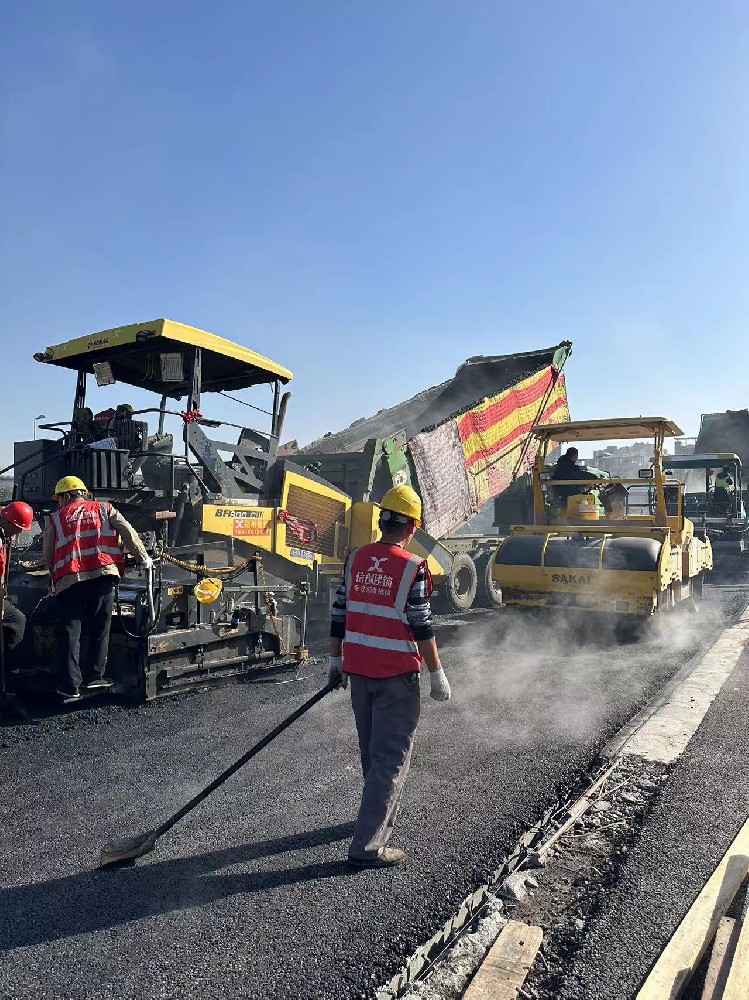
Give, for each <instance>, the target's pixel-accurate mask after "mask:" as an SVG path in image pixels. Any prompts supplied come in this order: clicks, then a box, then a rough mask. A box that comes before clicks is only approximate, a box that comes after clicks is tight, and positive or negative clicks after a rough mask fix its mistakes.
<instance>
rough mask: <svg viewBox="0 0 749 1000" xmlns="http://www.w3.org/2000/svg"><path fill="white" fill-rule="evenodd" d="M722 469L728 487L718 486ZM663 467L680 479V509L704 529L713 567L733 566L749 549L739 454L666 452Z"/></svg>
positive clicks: (668, 473) (722, 568) (667, 472)
mask: <svg viewBox="0 0 749 1000" xmlns="http://www.w3.org/2000/svg"><path fill="white" fill-rule="evenodd" d="M724 469H725V470H727V471H728V473H729V475H730V479H731V487H730V489H724V488H721V486H720V480H719V479H718V476H719V475H720V473H721V471H722V470H724ZM665 471H666V475H672V476H674V477H676V478H677V479H679V480H680V481H681V482H683V484H684V513H685V514H686V516H687V517H688V518H689V519H690V520H691V521H693V522H694V524H696V525H699V526H701V527H702V528H704V529H705V532H706V534H707V537H708V538H709V539H710V544H711V545H712V549H713V559H714V561H715V568H716V569H721V570H731V569H735V568H737V565H738V563H739V562H740V561H741V560H742V559H743V557H744V556H745V555H746V554H747V553H749V520H747V516H746V504H745V501H744V484H743V481H742V465H741V459H740V458H739V456H738V455H735V454H733V453H732V452H716V453H714V454H710V455H706V454H697V453H695V454H693V455H674V456H669V457H668V458H667V459H666V470H665Z"/></svg>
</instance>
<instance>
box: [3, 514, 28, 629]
mask: <svg viewBox="0 0 749 1000" xmlns="http://www.w3.org/2000/svg"><path fill="white" fill-rule="evenodd" d="M33 523H34V512H33V510H32V509H31V507H29V505H28V504H27V503H23V502H22V501H20V500H14V501H13V503H9V504H8V505H7V506H6V507H3V508H2V510H0V600H1V601H2V604H3V613H2V623H3V641H4V642H5V648H6V649H15V648H16V646H18V645H19V644H20V642H21V640H22V639H23V634H24V632H25V631H26V615H24V614H23V612H21V611H19V610H18V608H17V607H16V606H15V604H11V603H10V601H7V600H6V599H5V583H6V581H5V574H6V570H7V567H8V561H9V554H10V552H9V550H10V543H11V542H12V540H13V538H14V537H15V536H16V535H19V534H20V533H21V532H22V531H28V530H29V528H30V527H31V525H32V524H33Z"/></svg>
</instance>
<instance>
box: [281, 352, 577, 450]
mask: <svg viewBox="0 0 749 1000" xmlns="http://www.w3.org/2000/svg"><path fill="white" fill-rule="evenodd" d="M571 347H572V345H571V344H570V343H569V341H562V343H561V344H557V345H555V346H554V347H544V348H541V349H540V350H538V351H526V352H522V353H519V354H501V355H489V356H486V357H476V358H468V360H467V361H464V362H463V364H462V365H461V366H460V368H458V370H457V371H456V373H455V375H454V376H453V377H452V378H450V379H448V380H447V381H446V382H441V383H440V384H439V385H436V386H433V387H432V388H431V389H424V390H423V391H422V392H419V393H417V394H416V395H415V396H411V398H410V399H406V400H404V401H403V402H402V403H397V404H396V405H395V406H391V407H388V408H387V409H385V410H380V411H379V412H378V413H376V414H375V415H374V416H372V417H365V418H363V419H361V420H355V421H354V423H353V424H350V425H349V426H348V427H346V428H345V429H344V430H342V431H338V432H337V433H334V434H327V435H326V436H325V437H323V438H319V439H318V440H317V441H313V442H312V443H311V444H308V445H306V446H305V447H304V448H301V449H300V451H301V452H302V453H304V454H309V453H315V452H325V453H326V454H330V453H331V452H341V451H361V450H362V448H363V447H364V445H365V444H366V442H367V441H369V440H370V439H371V438H388V437H392V435H393V434H397V433H398V432H399V431H405V433H406V438H412V437H413V436H414V435H415V434H418V433H420V432H421V431H424V430H427V429H428V428H430V427H434V426H436V425H437V424H439V423H441V422H442V421H443V420H446V419H447V418H448V417H452V416H454V415H455V414H456V413H462V412H463V411H465V410H466V409H468V408H470V407H472V406H474V405H475V404H476V403H477V402H479V401H480V400H482V399H484V398H486V397H489V396H494V395H496V394H497V393H499V392H502V391H503V390H505V389H509V388H511V387H512V386H513V385H515V383H517V382H520V381H521V380H522V379H524V378H527V376H529V375H532V374H534V373H536V372H539V371H541V369H543V368H548V367H549V366H550V365H552V364H554V359H555V358H557V361H559V357H560V353H561V354H562V355H564V356H565V357H566V356H567V355H569V352H570V350H571Z"/></svg>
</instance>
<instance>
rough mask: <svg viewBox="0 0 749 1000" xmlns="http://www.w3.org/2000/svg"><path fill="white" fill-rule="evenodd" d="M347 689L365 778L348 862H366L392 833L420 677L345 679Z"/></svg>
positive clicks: (414, 722) (417, 710)
mask: <svg viewBox="0 0 749 1000" xmlns="http://www.w3.org/2000/svg"><path fill="white" fill-rule="evenodd" d="M349 684H350V687H351V706H352V708H353V710H354V719H355V720H356V730H357V733H358V734H359V752H360V754H361V766H362V772H363V774H364V792H363V793H362V800H361V806H360V807H359V815H358V817H357V820H356V828H355V829H354V837H353V840H352V841H351V847H350V848H349V856H350V857H352V858H366V857H371V856H372V855H375V854H377V853H378V851H379V850H380V848H382V847H384V846H385V844H387V842H388V840H389V839H390V834H391V833H392V832H393V827H394V825H395V819H396V816H397V814H398V807H399V806H400V800H401V795H402V794H403V786H404V784H405V781H406V775H407V774H408V768H409V765H410V763H411V749H412V747H413V741H414V733H415V732H416V725H417V723H418V721H419V714H420V710H421V703H420V689H419V675H418V674H417V673H409V674H400V675H399V676H398V677H382V678H373V677H362V676H360V675H359V674H350V675H349Z"/></svg>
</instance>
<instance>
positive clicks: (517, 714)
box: [448, 605, 718, 747]
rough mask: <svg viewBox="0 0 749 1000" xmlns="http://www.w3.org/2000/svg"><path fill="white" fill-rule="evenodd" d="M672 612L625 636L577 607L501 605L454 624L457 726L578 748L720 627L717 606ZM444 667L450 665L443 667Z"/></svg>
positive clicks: (511, 739)
mask: <svg viewBox="0 0 749 1000" xmlns="http://www.w3.org/2000/svg"><path fill="white" fill-rule="evenodd" d="M706 608H707V610H705V611H704V612H702V613H700V614H695V613H694V612H690V611H688V610H687V609H686V608H678V609H676V610H674V611H673V612H671V613H669V614H668V615H664V616H663V617H660V616H659V617H657V618H654V619H651V620H650V621H648V622H647V623H646V625H645V628H644V630H643V633H642V634H641V635H640V636H639V637H638V638H634V637H633V638H632V639H631V640H630V641H625V642H622V640H621V639H620V638H618V637H617V632H616V627H615V622H614V620H612V619H611V618H607V617H605V616H602V615H594V614H592V613H590V614H584V613H580V612H569V613H568V612H565V611H557V612H541V613H538V614H534V613H532V612H531V613H529V612H526V611H525V610H521V609H515V608H506V609H504V610H502V611H501V612H496V613H494V614H493V616H492V617H491V619H490V618H489V616H486V617H484V618H483V620H482V621H481V622H480V623H479V622H477V623H476V624H477V626H478V627H471V626H464V627H463V628H461V630H460V640H459V650H460V658H459V661H458V664H457V666H456V667H455V668H454V670H455V673H454V675H453V681H454V693H455V708H454V711H456V712H457V713H458V715H459V716H460V722H459V724H460V725H465V726H470V727H471V728H472V729H474V728H475V729H478V730H479V731H480V732H481V733H483V734H484V740H485V742H486V744H487V745H497V744H502V743H508V744H510V743H511V744H513V745H514V746H515V747H517V746H520V747H523V746H525V747H527V746H529V745H530V744H533V743H541V742H543V740H545V739H556V740H561V741H562V742H565V743H570V744H573V745H582V744H585V743H587V742H589V741H590V740H591V739H593V738H594V737H595V736H596V734H599V735H601V734H605V731H606V720H607V718H609V717H610V716H614V715H616V707H617V706H619V707H620V706H621V705H622V703H627V702H631V701H635V702H636V705H635V707H634V708H633V713H634V712H636V711H637V708H638V707H639V706H640V705H641V704H643V703H644V702H645V701H646V700H647V698H648V697H649V696H650V694H651V693H652V689H653V687H654V686H655V685H656V684H657V683H662V675H661V680H660V681H657V680H656V674H657V671H654V670H653V666H654V665H655V664H657V663H659V662H661V661H662V660H663V659H664V658H667V659H672V660H673V661H674V669H675V670H676V669H677V667H678V666H679V665H680V664H681V663H682V662H683V661H684V659H686V658H688V656H689V655H690V654H691V653H692V652H693V651H696V649H697V647H698V645H699V643H700V642H701V641H702V642H704V640H705V636H706V634H707V633H709V632H710V631H711V630H712V627H713V626H714V625H716V624H717V621H718V611H717V609H715V608H710V606H709V605H708V606H706ZM448 673H450V671H449V670H448Z"/></svg>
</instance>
